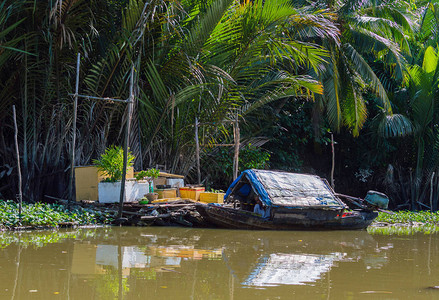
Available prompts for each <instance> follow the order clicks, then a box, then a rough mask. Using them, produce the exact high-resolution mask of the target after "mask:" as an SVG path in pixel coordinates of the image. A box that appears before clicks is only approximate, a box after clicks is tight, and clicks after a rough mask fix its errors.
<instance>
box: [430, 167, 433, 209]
mask: <svg viewBox="0 0 439 300" xmlns="http://www.w3.org/2000/svg"><path fill="white" fill-rule="evenodd" d="M433 179H434V172H433V174H431V179H430V211H433Z"/></svg>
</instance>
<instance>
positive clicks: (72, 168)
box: [68, 53, 81, 209]
mask: <svg viewBox="0 0 439 300" xmlns="http://www.w3.org/2000/svg"><path fill="white" fill-rule="evenodd" d="M80 59H81V53H78V59H77V61H76V85H75V94H74V96H75V100H74V104H73V138H72V149H71V153H70V182H69V189H70V190H69V202H68V207H69V209H70V205H71V203H72V202H73V201H74V200H75V192H74V189H73V185H74V184H73V183H74V178H75V147H76V119H77V114H78V92H79V67H80Z"/></svg>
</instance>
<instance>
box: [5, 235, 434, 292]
mask: <svg viewBox="0 0 439 300" xmlns="http://www.w3.org/2000/svg"><path fill="white" fill-rule="evenodd" d="M438 237H439V235H437V234H432V235H424V234H414V235H409V236H398V235H390V236H384V235H371V234H369V233H367V232H366V231H332V232H298V231H289V232H270V231H262V232H261V231H238V230H233V231H231V230H219V229H184V228H170V227H167V228H163V227H149V228H148V227H147V228H136V227H121V228H118V227H115V228H113V227H112V228H97V229H80V230H65V231H58V232H51V231H43V232H23V233H9V232H3V233H0V241H1V243H2V246H1V251H0V299H81V300H86V299H171V300H174V299H439V289H435V288H432V287H435V286H439V239H438Z"/></svg>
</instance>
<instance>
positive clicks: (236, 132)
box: [233, 114, 240, 181]
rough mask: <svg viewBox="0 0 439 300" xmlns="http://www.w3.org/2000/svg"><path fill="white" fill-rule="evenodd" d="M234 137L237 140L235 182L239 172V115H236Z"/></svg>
mask: <svg viewBox="0 0 439 300" xmlns="http://www.w3.org/2000/svg"><path fill="white" fill-rule="evenodd" d="M233 125H234V126H233V137H234V140H235V155H234V157H233V181H235V179H236V178H238V170H239V140H240V133H239V122H238V114H237V115H236V120H235V123H234V124H233Z"/></svg>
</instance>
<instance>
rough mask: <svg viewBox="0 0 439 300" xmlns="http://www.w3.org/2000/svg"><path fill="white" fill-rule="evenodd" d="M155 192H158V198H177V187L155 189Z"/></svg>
mask: <svg viewBox="0 0 439 300" xmlns="http://www.w3.org/2000/svg"><path fill="white" fill-rule="evenodd" d="M155 192H156V193H157V194H159V199H164V198H177V189H156V190H155Z"/></svg>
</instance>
